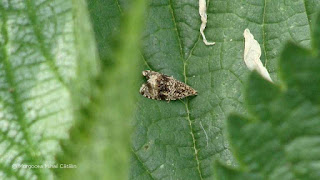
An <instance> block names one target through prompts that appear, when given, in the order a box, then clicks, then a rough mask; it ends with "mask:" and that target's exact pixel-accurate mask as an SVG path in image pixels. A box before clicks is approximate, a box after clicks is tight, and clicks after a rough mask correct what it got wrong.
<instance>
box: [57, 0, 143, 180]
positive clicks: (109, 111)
mask: <svg viewBox="0 0 320 180" xmlns="http://www.w3.org/2000/svg"><path fill="white" fill-rule="evenodd" d="M88 5H89V12H90V15H91V19H92V22H93V24H94V26H93V27H94V32H95V35H96V39H97V42H98V45H101V46H103V48H102V47H100V48H99V55H100V56H101V57H102V62H101V73H100V74H99V75H98V76H97V77H96V79H93V81H92V83H91V84H90V86H91V87H92V91H91V92H90V94H89V97H90V102H89V103H88V104H84V105H83V106H81V107H80V110H79V111H77V112H76V114H78V116H76V117H77V119H78V121H77V124H76V126H75V127H73V129H72V130H71V141H70V140H68V141H64V142H63V153H61V155H60V156H59V162H60V163H66V162H68V163H72V164H76V165H77V167H78V168H77V169H72V170H64V169H58V171H57V174H58V177H59V179H127V177H128V175H127V173H128V165H129V161H128V160H129V152H130V133H131V128H130V123H131V120H132V111H133V109H134V104H135V98H134V97H135V95H134V94H135V93H136V92H137V89H138V88H139V87H138V85H137V84H138V83H137V79H138V78H137V77H139V76H140V71H139V69H138V68H132V67H138V66H139V61H138V60H139V57H140V56H139V51H138V47H139V45H140V44H139V42H140V32H141V30H142V27H143V14H144V12H145V7H146V6H145V1H144V0H136V1H134V2H132V4H130V7H129V8H128V12H127V11H126V12H124V14H125V15H123V18H121V16H122V15H120V16H119V17H115V18H116V19H117V20H119V21H120V19H122V20H121V22H118V21H117V23H119V24H115V25H119V27H118V28H119V29H120V32H117V34H114V37H117V41H112V40H110V39H108V38H105V37H104V36H105V34H104V33H102V32H105V31H106V33H107V35H109V32H108V30H109V29H108V30H106V29H104V28H100V24H104V23H105V22H106V21H107V22H108V21H109V19H108V16H115V15H114V14H113V13H114V11H113V10H112V11H107V13H105V11H101V10H100V9H96V8H95V7H103V6H104V5H105V4H104V3H103V1H90V2H88ZM107 5H108V4H107ZM109 5H110V4H109ZM109 5H108V6H109ZM108 6H106V7H108ZM104 15H106V16H107V18H106V19H100V18H101V17H103V16H104ZM111 21H112V19H111ZM111 34H112V33H111ZM109 38H111V37H109ZM108 48H111V49H108ZM105 52H108V53H107V54H105ZM76 100H77V99H76ZM75 103H77V102H76V101H75Z"/></svg>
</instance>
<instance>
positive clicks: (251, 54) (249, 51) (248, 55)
mask: <svg viewBox="0 0 320 180" xmlns="http://www.w3.org/2000/svg"><path fill="white" fill-rule="evenodd" d="M243 36H244V40H245V41H244V42H245V44H244V56H243V59H244V62H245V63H246V65H247V67H248V68H249V69H250V70H251V71H253V70H256V71H258V73H260V74H261V75H262V76H263V77H264V78H265V79H267V80H268V81H270V82H272V79H271V77H270V74H269V73H268V71H267V69H266V68H265V67H264V66H263V64H262V62H261V60H260V57H261V48H260V45H259V43H258V41H256V40H255V39H254V36H253V35H252V34H251V33H250V30H249V29H245V30H244V33H243Z"/></svg>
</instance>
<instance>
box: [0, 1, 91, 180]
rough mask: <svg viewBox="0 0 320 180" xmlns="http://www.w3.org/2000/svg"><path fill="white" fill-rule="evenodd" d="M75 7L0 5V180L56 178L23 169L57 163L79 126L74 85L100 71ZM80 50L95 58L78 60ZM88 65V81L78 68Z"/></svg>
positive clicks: (85, 23) (64, 4)
mask: <svg viewBox="0 0 320 180" xmlns="http://www.w3.org/2000/svg"><path fill="white" fill-rule="evenodd" d="M73 5H74V4H73V3H72V2H71V1H70V0H55V1H35V0H28V1H23V0H16V1H1V2H0V13H1V16H0V27H1V28H0V29H1V30H0V44H1V46H0V47H1V48H0V83H1V87H0V88H1V89H0V110H1V111H0V131H1V133H0V154H1V157H0V167H1V168H0V171H1V173H0V179H52V178H53V173H52V169H50V168H26V167H19V165H43V166H45V165H52V164H55V163H56V161H55V155H56V153H57V152H58V151H60V146H59V141H60V140H61V139H66V138H67V137H68V131H69V128H70V127H71V125H72V124H73V121H74V116H73V104H72V97H71V89H72V87H73V86H71V83H73V82H74V81H78V80H79V82H80V79H81V82H82V83H81V84H77V85H75V86H76V87H77V89H79V90H80V89H81V87H83V85H84V84H86V83H87V82H86V79H85V78H83V77H89V76H90V75H91V74H95V73H96V71H97V70H96V64H97V62H96V61H95V60H96V59H95V58H94V57H95V56H94V53H92V51H90V50H91V49H90V47H89V48H88V47H86V48H84V46H83V45H84V43H83V41H86V43H87V45H90V40H91V41H92V36H90V35H89V34H90V33H89V34H86V32H87V31H86V29H85V27H87V26H88V21H86V19H82V20H81V21H82V24H81V26H78V25H79V23H75V21H79V19H77V18H75V19H73V15H74V13H77V11H76V9H73ZM81 5H82V4H77V5H76V6H81ZM84 16H85V14H84V15H83V16H82V17H84ZM80 32H81V33H80ZM82 33H85V34H86V35H83V34H82ZM80 34H81V37H80ZM81 42H82V43H81ZM81 51H82V52H83V54H86V56H85V57H89V56H90V57H91V58H90V59H87V58H85V57H83V58H78V57H79V56H78V55H79V54H78V53H79V52H81ZM80 60H81V61H80ZM83 66H86V73H87V74H86V76H83V75H82V74H81V73H82V72H80V71H79V69H78V67H83ZM79 92H80V91H79Z"/></svg>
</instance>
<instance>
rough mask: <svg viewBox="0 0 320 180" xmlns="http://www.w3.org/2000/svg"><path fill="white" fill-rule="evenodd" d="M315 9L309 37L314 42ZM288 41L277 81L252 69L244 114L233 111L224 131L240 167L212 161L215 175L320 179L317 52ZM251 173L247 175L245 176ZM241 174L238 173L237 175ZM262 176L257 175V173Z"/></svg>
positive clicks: (319, 60)
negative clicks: (311, 34)
mask: <svg viewBox="0 0 320 180" xmlns="http://www.w3.org/2000/svg"><path fill="white" fill-rule="evenodd" d="M319 22H320V13H319V14H318V16H317V19H316V22H315V27H314V29H315V31H314V33H313V42H317V41H319V39H320V38H319V36H318V32H319V29H320V25H319ZM317 51H318V45H317V43H314V44H313V49H312V50H307V49H303V48H301V47H299V46H297V45H294V44H292V43H289V44H288V45H286V47H285V49H284V51H283V52H282V55H281V58H280V62H279V65H280V66H279V67H280V68H279V74H280V80H281V83H280V85H275V84H272V83H270V82H268V81H266V80H264V79H263V78H262V77H260V76H259V75H258V74H257V73H252V74H251V76H250V78H249V83H248V85H247V89H246V103H247V105H248V106H247V108H248V111H249V112H250V113H249V116H248V117H242V116H239V115H232V116H230V117H229V119H228V123H227V131H228V136H229V140H230V144H231V146H232V150H233V153H234V155H235V157H236V158H237V160H238V161H239V164H240V166H239V169H238V170H234V169H233V170H232V169H230V168H227V167H225V166H223V165H221V164H219V163H218V164H216V167H215V168H216V169H215V172H218V173H219V175H217V176H216V178H217V179H234V178H233V177H234V176H235V175H237V176H238V177H244V176H245V177H248V178H246V179H257V178H256V177H254V176H260V177H263V179H284V180H285V179H290V180H291V179H315V180H316V179H319V178H320V173H319V172H320V161H319V159H320V141H319V137H320V128H319V127H320V109H319V104H320V102H319V96H320V95H319V92H320V91H319V82H318V81H319V80H318V78H317V77H319V75H318V73H319V71H320V56H319V54H314V52H317ZM249 176H252V177H249ZM240 179H241V178H240ZM260 179H262V178H260Z"/></svg>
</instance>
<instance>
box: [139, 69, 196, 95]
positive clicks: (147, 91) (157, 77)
mask: <svg viewBox="0 0 320 180" xmlns="http://www.w3.org/2000/svg"><path fill="white" fill-rule="evenodd" d="M142 75H143V76H145V77H146V78H147V83H145V84H142V86H141V88H140V94H142V95H143V96H144V97H147V98H150V99H155V100H166V101H171V100H177V99H182V98H185V97H188V96H194V95H197V91H196V90H194V89H193V88H191V87H190V86H188V85H186V84H185V83H183V82H181V81H178V80H176V79H174V78H173V77H171V76H167V75H165V74H161V73H158V72H155V71H150V70H146V71H142Z"/></svg>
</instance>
